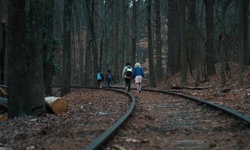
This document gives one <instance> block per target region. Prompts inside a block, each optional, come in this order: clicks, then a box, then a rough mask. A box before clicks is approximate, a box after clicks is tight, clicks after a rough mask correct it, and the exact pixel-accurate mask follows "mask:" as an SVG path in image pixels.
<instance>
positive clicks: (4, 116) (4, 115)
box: [0, 114, 8, 122]
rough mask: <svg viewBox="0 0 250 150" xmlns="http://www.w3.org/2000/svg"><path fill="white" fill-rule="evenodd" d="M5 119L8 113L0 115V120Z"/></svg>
mask: <svg viewBox="0 0 250 150" xmlns="http://www.w3.org/2000/svg"><path fill="white" fill-rule="evenodd" d="M7 119H8V115H7V114H3V115H0V122H4V121H6V120H7Z"/></svg>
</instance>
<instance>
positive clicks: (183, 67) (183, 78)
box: [181, 0, 188, 85]
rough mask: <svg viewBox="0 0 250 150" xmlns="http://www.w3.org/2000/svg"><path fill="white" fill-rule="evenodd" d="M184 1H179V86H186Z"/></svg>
mask: <svg viewBox="0 0 250 150" xmlns="http://www.w3.org/2000/svg"><path fill="white" fill-rule="evenodd" d="M187 68H188V65H187V29H186V0H181V85H187Z"/></svg>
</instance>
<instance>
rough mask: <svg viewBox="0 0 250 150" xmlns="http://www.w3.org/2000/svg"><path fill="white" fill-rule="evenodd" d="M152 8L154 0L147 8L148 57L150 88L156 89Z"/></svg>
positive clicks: (150, 0) (149, 2)
mask: <svg viewBox="0 0 250 150" xmlns="http://www.w3.org/2000/svg"><path fill="white" fill-rule="evenodd" d="M151 6H152V0H148V8H147V14H148V16H147V22H148V57H149V73H150V86H151V87H155V75H154V50H153V44H152V27H151V26H152V21H151V15H152V13H151V12H152V11H151Z"/></svg>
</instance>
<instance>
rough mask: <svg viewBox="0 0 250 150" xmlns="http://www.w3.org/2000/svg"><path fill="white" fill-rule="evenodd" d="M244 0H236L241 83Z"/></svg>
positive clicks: (241, 80) (240, 79)
mask: <svg viewBox="0 0 250 150" xmlns="http://www.w3.org/2000/svg"><path fill="white" fill-rule="evenodd" d="M245 1H246V0H237V3H238V10H239V13H238V15H239V34H238V35H239V39H238V43H239V44H238V45H239V50H238V52H239V81H240V84H241V85H242V84H243V68H244V46H245V45H244V44H245V40H244V23H245V21H244V16H245V15H244V11H245V10H244V9H245V8H244V7H245V6H244V3H245Z"/></svg>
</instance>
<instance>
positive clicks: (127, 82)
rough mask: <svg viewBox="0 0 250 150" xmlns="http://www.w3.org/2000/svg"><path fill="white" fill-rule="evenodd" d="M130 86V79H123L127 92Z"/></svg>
mask: <svg viewBox="0 0 250 150" xmlns="http://www.w3.org/2000/svg"><path fill="white" fill-rule="evenodd" d="M130 84H131V79H129V78H125V85H126V88H127V89H128V92H130Z"/></svg>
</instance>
